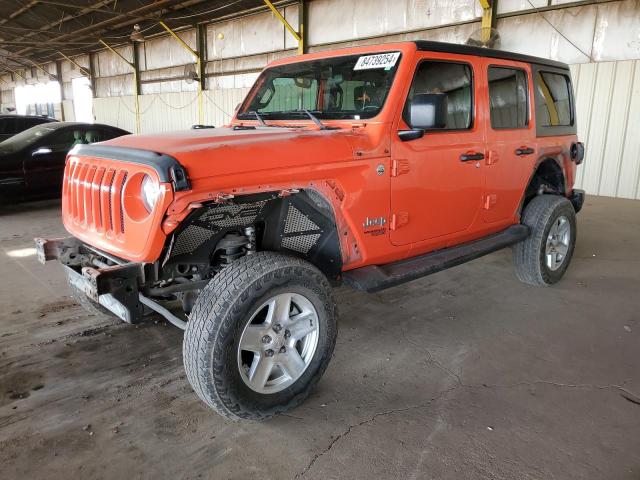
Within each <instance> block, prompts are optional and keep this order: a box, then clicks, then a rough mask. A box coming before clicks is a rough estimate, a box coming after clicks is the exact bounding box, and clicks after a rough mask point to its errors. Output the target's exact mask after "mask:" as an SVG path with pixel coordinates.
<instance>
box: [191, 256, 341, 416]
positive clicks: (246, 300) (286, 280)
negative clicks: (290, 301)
mask: <svg viewBox="0 0 640 480" xmlns="http://www.w3.org/2000/svg"><path fill="white" fill-rule="evenodd" d="M292 291H295V292H298V293H301V294H303V295H304V296H305V297H306V298H308V299H309V300H310V301H311V302H312V304H313V306H314V308H315V309H316V311H317V314H318V325H319V332H320V333H319V338H318V344H317V347H316V350H315V353H314V355H313V357H312V359H311V361H310V363H309V365H308V367H307V368H306V370H305V371H304V373H303V374H302V375H301V376H300V378H299V379H298V380H297V381H296V382H295V383H293V384H292V385H290V386H289V387H287V388H286V389H284V390H282V391H279V392H276V393H271V394H262V393H258V392H256V391H253V390H252V389H250V388H249V387H248V386H247V385H246V384H245V382H244V381H243V380H242V378H241V374H240V371H239V367H238V363H237V348H238V342H239V339H240V337H241V335H242V332H243V329H244V327H245V326H246V324H247V323H248V321H249V319H250V318H251V315H252V314H253V313H254V312H255V311H256V310H257V309H258V308H259V306H260V305H261V304H262V303H263V302H264V301H265V299H268V298H269V297H270V296H272V295H274V294H277V293H282V292H292ZM337 316H338V314H337V307H336V303H335V301H334V298H333V292H332V289H331V286H330V285H329V282H328V281H327V279H326V277H325V276H324V275H323V274H322V273H321V272H320V270H318V269H317V268H316V267H315V266H313V265H312V264H310V263H308V262H306V261H304V260H301V259H298V258H295V257H291V256H288V255H284V254H281V253H275V252H257V253H254V254H252V255H247V256H245V257H242V258H240V259H238V260H236V261H235V262H233V263H232V264H231V265H229V266H228V267H226V268H224V269H223V270H222V271H221V272H220V273H218V274H217V275H216V276H215V277H214V278H213V279H212V280H211V281H210V282H209V284H208V285H207V286H206V287H205V288H204V290H203V291H202V293H201V294H200V296H199V297H198V299H197V301H196V303H195V305H194V308H193V311H192V312H191V315H190V317H189V321H188V323H187V329H186V332H185V335H184V340H183V359H184V366H185V370H186V373H187V378H188V379H189V382H190V383H191V386H192V387H193V389H194V390H195V392H196V393H197V394H198V396H199V397H200V398H201V399H202V400H203V401H204V402H205V403H206V404H207V405H209V406H210V407H211V408H213V409H214V410H216V411H217V412H218V413H219V414H221V415H223V416H225V417H227V418H230V419H232V420H263V419H266V418H269V417H271V416H273V415H275V414H278V413H281V412H284V411H287V410H289V409H291V408H293V407H295V406H297V405H298V404H300V403H301V402H302V401H303V400H304V399H305V398H306V397H307V396H308V395H309V393H310V392H311V390H312V389H313V387H314V386H315V384H316V383H317V382H318V380H319V379H320V377H321V376H322V375H323V373H324V372H325V370H326V368H327V365H328V364H329V360H330V359H331V355H332V353H333V348H334V346H335V341H336V335H337Z"/></svg>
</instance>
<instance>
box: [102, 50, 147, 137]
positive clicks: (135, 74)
mask: <svg viewBox="0 0 640 480" xmlns="http://www.w3.org/2000/svg"><path fill="white" fill-rule="evenodd" d="M98 41H99V42H100V43H101V44H102V45H104V46H105V47H107V49H109V51H111V53H115V54H116V55H117V56H118V57H120V58H121V59H122V61H123V62H124V63H126V64H127V65H129V66H130V67H131V70H132V71H133V94H134V98H135V109H136V133H140V100H139V99H138V95H139V93H140V92H138V70H137V69H136V66H135V65H134V64H133V63H131V62H130V61H129V60H127V59H126V58H124V57H123V56H122V55H120V53H118V52H117V51H115V50H114V49H113V48H111V46H110V45H109V44H108V43H107V42H105V41H104V40H102V39H100V40H98ZM134 55H135V52H134Z"/></svg>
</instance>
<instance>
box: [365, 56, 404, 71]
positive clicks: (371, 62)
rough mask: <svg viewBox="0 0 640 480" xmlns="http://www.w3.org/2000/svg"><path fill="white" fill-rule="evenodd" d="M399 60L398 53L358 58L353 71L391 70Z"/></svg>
mask: <svg viewBox="0 0 640 480" xmlns="http://www.w3.org/2000/svg"><path fill="white" fill-rule="evenodd" d="M398 58H400V52H389V53H379V54H377V55H365V56H363V57H360V58H358V61H357V62H356V65H355V66H354V67H353V69H354V70H371V69H374V68H392V67H393V66H395V64H396V62H397V61H398Z"/></svg>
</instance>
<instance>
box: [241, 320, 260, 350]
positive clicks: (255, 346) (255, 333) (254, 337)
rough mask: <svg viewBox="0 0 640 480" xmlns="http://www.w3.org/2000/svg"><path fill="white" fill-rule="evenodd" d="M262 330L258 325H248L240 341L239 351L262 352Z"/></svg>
mask: <svg viewBox="0 0 640 480" xmlns="http://www.w3.org/2000/svg"><path fill="white" fill-rule="evenodd" d="M262 337H263V328H262V327H261V326H258V325H248V326H247V328H246V329H245V331H244V333H243V334H242V338H241V339H240V350H247V351H250V352H260V351H261V350H262Z"/></svg>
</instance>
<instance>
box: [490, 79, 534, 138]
mask: <svg viewBox="0 0 640 480" xmlns="http://www.w3.org/2000/svg"><path fill="white" fill-rule="evenodd" d="M527 92H528V90H527V76H526V74H525V72H524V71H522V70H517V69H515V68H504V67H489V104H490V115H491V128H493V129H501V128H508V129H514V128H526V126H527V124H528V111H527V104H528V102H527V96H528V95H527Z"/></svg>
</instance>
